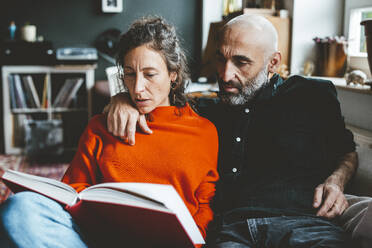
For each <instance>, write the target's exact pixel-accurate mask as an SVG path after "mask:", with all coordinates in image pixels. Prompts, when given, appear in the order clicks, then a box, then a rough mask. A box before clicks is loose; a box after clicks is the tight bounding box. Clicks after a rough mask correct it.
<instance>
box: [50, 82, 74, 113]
mask: <svg viewBox="0 0 372 248" xmlns="http://www.w3.org/2000/svg"><path fill="white" fill-rule="evenodd" d="M69 88H71V81H70V80H66V81H65V82H64V84H63V85H62V87H61V89H60V90H59V92H58V94H57V96H56V99H55V100H54V103H53V107H54V108H58V107H62V105H61V103H62V102H63V99H64V98H65V97H66V95H67V92H68V90H69Z"/></svg>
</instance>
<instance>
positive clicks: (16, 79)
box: [14, 74, 27, 108]
mask: <svg viewBox="0 0 372 248" xmlns="http://www.w3.org/2000/svg"><path fill="white" fill-rule="evenodd" d="M14 83H15V89H16V95H17V99H18V98H19V100H18V101H19V103H20V105H18V107H21V108H27V104H26V99H25V95H24V93H23V89H22V82H21V78H20V76H19V75H18V74H15V75H14Z"/></svg>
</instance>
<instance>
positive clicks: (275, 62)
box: [268, 51, 282, 73]
mask: <svg viewBox="0 0 372 248" xmlns="http://www.w3.org/2000/svg"><path fill="white" fill-rule="evenodd" d="M281 61H282V54H281V53H280V52H279V51H277V52H275V53H273V55H271V59H270V61H269V65H268V70H269V72H270V73H275V72H276V71H277V70H278V68H279V66H280V62H281Z"/></svg>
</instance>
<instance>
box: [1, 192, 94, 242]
mask: <svg viewBox="0 0 372 248" xmlns="http://www.w3.org/2000/svg"><path fill="white" fill-rule="evenodd" d="M0 247H4V248H5V247H20V248H29V247H53V248H59V247H61V248H62V247H74V248H82V247H84V248H87V247H88V246H87V245H86V243H85V241H84V240H83V238H82V235H81V233H80V230H79V228H78V227H77V225H76V224H75V223H74V221H73V220H72V218H71V216H70V214H69V213H68V212H66V211H65V210H64V209H63V207H62V206H61V205H60V204H58V203H57V202H55V201H53V200H51V199H49V198H47V197H44V196H42V195H40V194H36V193H33V192H21V193H18V194H15V195H13V196H11V197H10V198H9V199H7V200H6V201H5V202H4V203H3V204H2V205H0Z"/></svg>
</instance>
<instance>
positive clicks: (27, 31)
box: [21, 23, 36, 42]
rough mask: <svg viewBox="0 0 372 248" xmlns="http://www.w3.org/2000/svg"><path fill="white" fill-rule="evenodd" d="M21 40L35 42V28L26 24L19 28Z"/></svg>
mask: <svg viewBox="0 0 372 248" xmlns="http://www.w3.org/2000/svg"><path fill="white" fill-rule="evenodd" d="M21 38H22V40H24V41H28V42H35V41H36V26H35V25H30V24H28V23H26V24H25V25H24V26H23V27H22V28H21Z"/></svg>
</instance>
